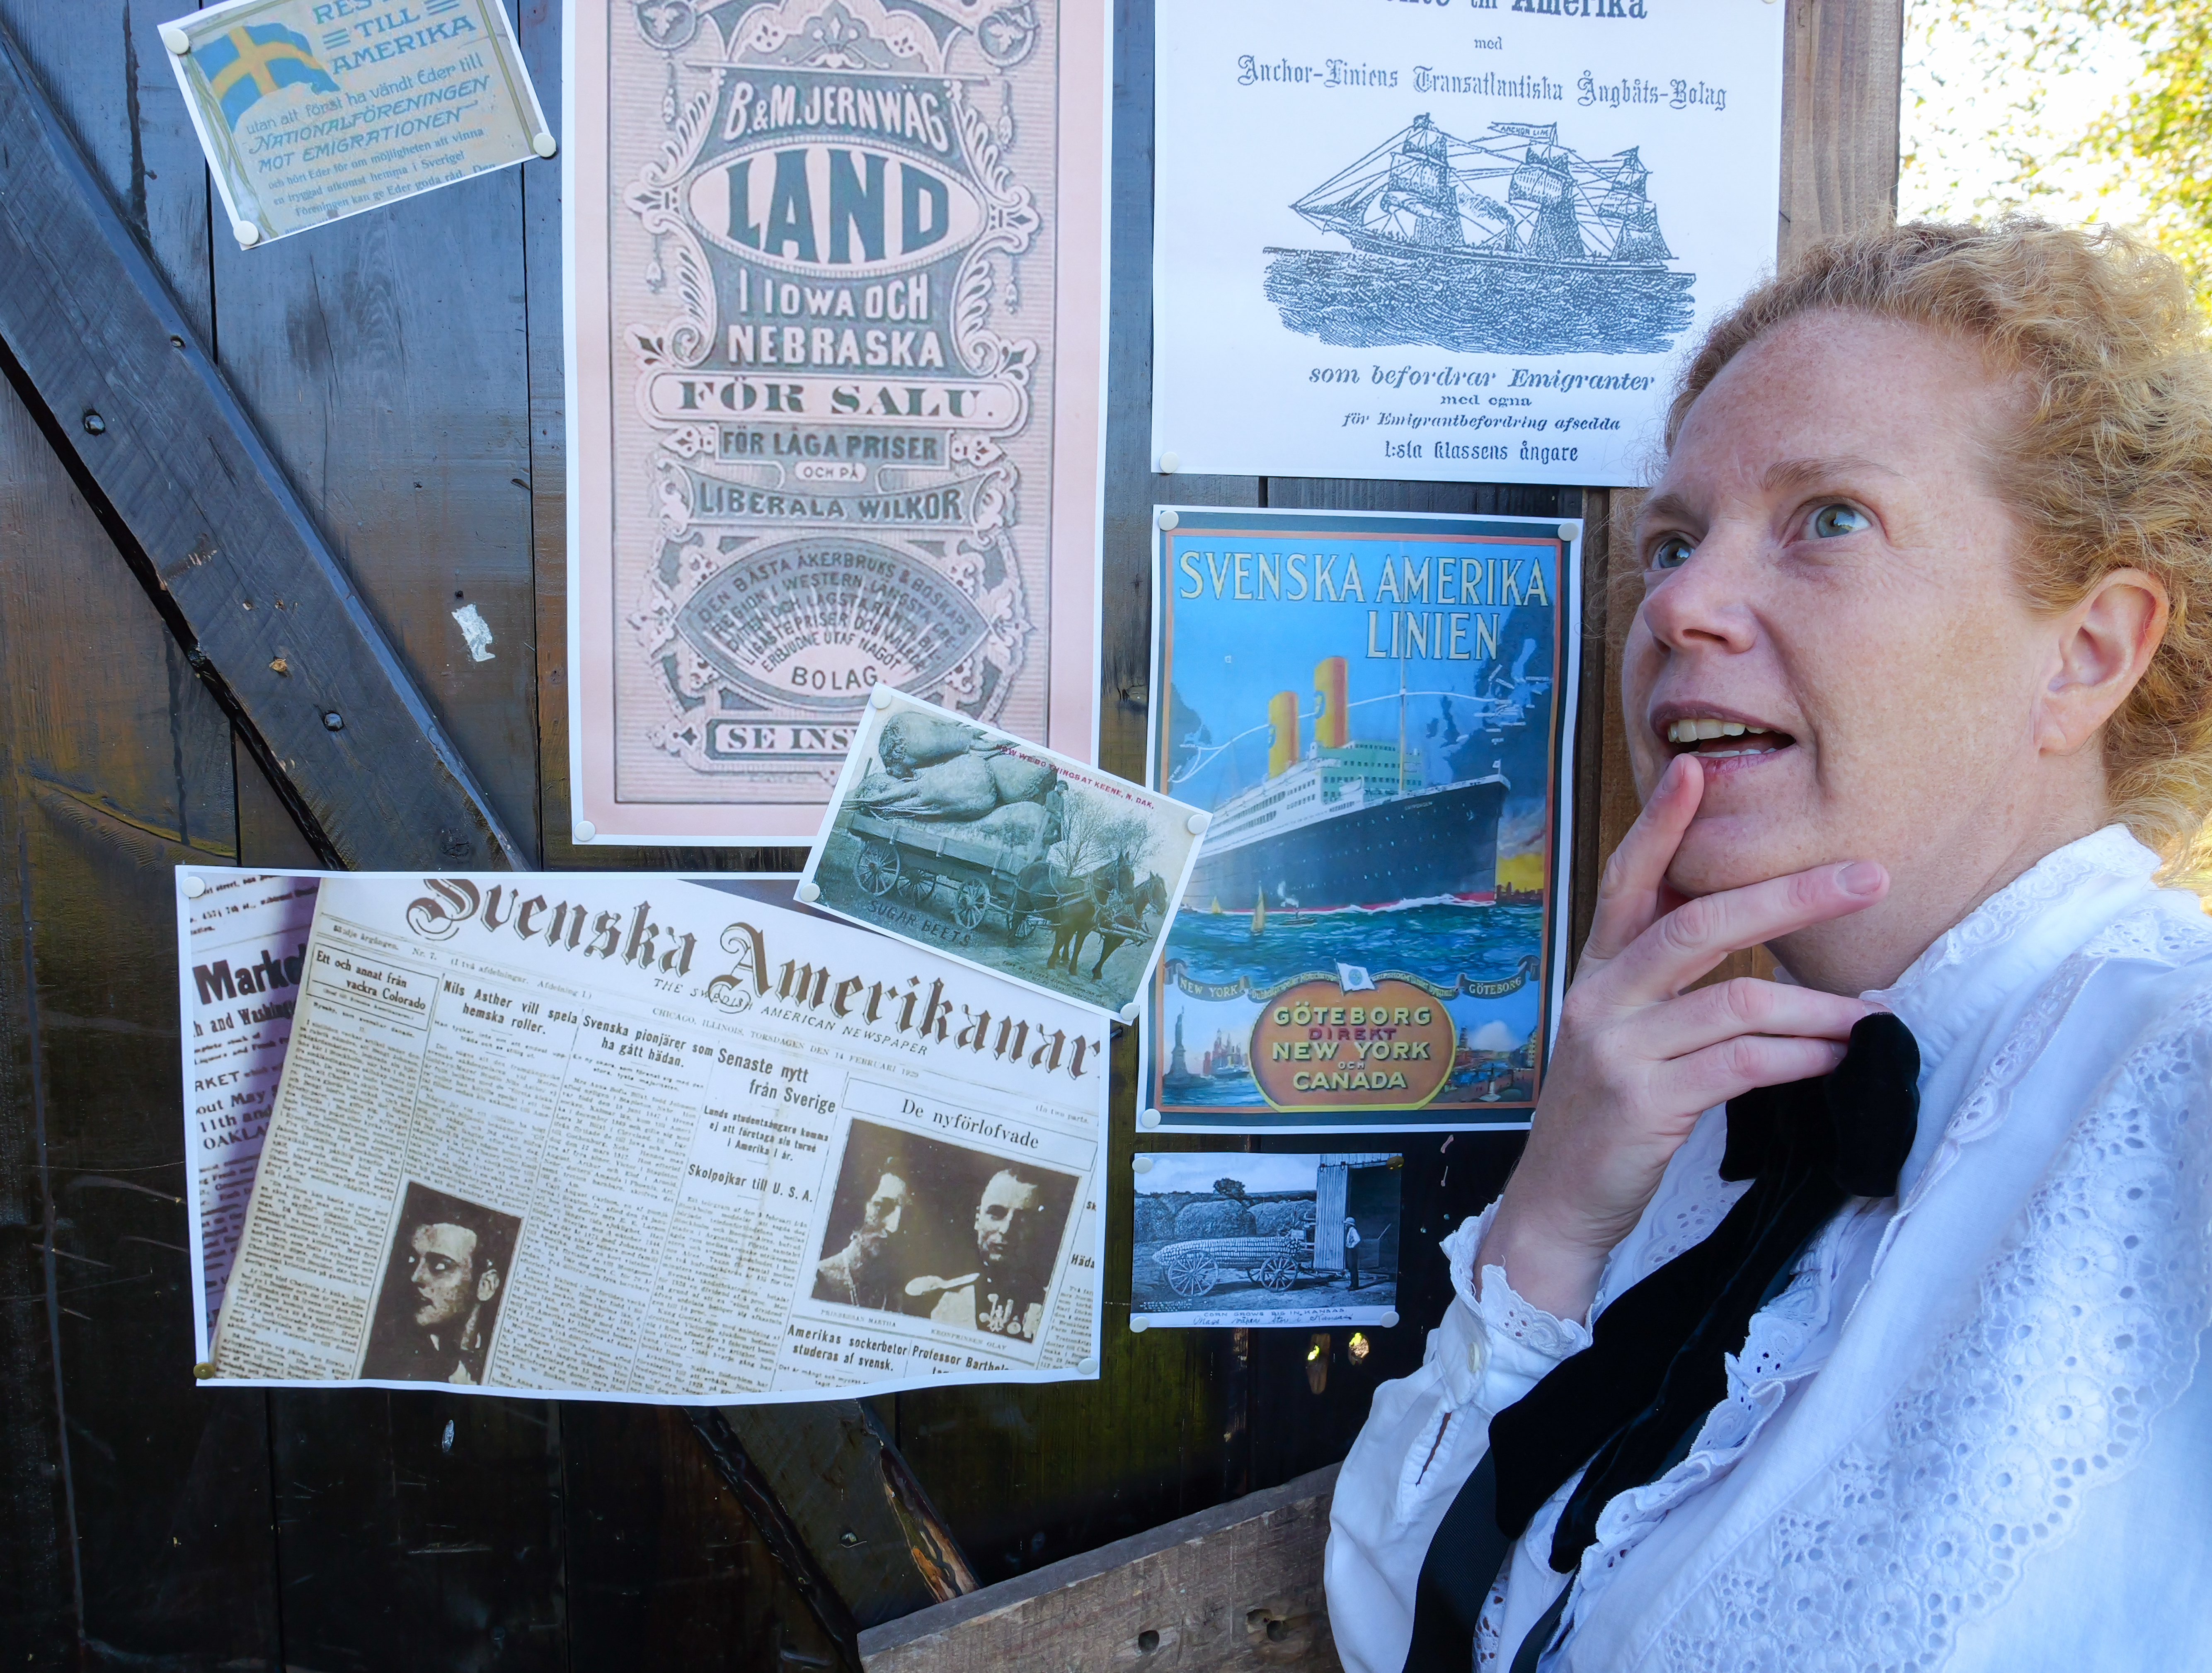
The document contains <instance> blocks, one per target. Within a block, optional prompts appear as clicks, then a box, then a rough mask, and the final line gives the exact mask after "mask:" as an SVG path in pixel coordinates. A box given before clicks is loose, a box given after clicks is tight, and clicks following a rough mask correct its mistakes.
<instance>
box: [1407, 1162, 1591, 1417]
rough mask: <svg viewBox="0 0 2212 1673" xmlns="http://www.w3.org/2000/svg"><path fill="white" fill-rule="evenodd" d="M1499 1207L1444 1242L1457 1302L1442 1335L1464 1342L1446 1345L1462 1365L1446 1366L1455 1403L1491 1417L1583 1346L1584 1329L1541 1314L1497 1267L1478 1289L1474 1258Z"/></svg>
mask: <svg viewBox="0 0 2212 1673" xmlns="http://www.w3.org/2000/svg"><path fill="white" fill-rule="evenodd" d="M1497 1208H1498V1205H1497V1204H1496V1203H1495V1202H1493V1203H1492V1204H1491V1205H1490V1207H1489V1208H1485V1209H1484V1210H1483V1211H1482V1213H1481V1214H1479V1215H1477V1216H1476V1217H1475V1218H1474V1219H1473V1220H1468V1222H1467V1223H1466V1224H1464V1225H1463V1226H1461V1227H1460V1228H1459V1230H1458V1231H1456V1232H1454V1233H1453V1234H1452V1235H1451V1236H1450V1237H1449V1238H1446V1239H1445V1240H1444V1252H1445V1254H1446V1256H1448V1257H1449V1260H1450V1262H1451V1275H1452V1288H1453V1289H1454V1290H1455V1291H1456V1292H1457V1293H1458V1299H1457V1300H1456V1302H1455V1304H1454V1305H1453V1306H1452V1308H1451V1310H1450V1315H1449V1316H1448V1318H1447V1322H1448V1323H1455V1324H1457V1325H1458V1326H1459V1329H1456V1330H1453V1331H1449V1332H1445V1333H1440V1334H1443V1335H1450V1336H1453V1337H1458V1338H1462V1339H1463V1346H1462V1343H1461V1342H1456V1341H1455V1342H1454V1343H1453V1344H1452V1346H1454V1347H1458V1348H1461V1354H1458V1355H1455V1356H1454V1357H1455V1358H1460V1359H1461V1360H1462V1363H1460V1364H1455V1365H1447V1366H1445V1368H1444V1369H1445V1375H1446V1378H1447V1379H1448V1380H1449V1383H1450V1384H1451V1385H1452V1386H1451V1392H1452V1394H1453V1395H1454V1396H1455V1398H1454V1401H1453V1403H1454V1404H1455V1405H1459V1404H1472V1405H1474V1406H1477V1407H1480V1408H1482V1409H1484V1410H1486V1411H1489V1412H1492V1413H1495V1412H1498V1411H1501V1410H1503V1409H1504V1408H1505V1407H1507V1406H1510V1405H1511V1404H1512V1403H1513V1402H1515V1401H1516V1400H1518V1399H1519V1398H1520V1397H1521V1396H1522V1395H1524V1394H1526V1393H1527V1392H1528V1390H1530V1389H1531V1388H1533V1387H1534V1386H1535V1384H1536V1383H1537V1382H1538V1380H1539V1379H1541V1378H1542V1377H1543V1376H1544V1374H1545V1373H1546V1372H1548V1371H1550V1370H1551V1368H1552V1367H1553V1366H1555V1365H1557V1364H1559V1361H1560V1360H1564V1359H1565V1358H1566V1357H1567V1356H1568V1355H1569V1354H1578V1353H1580V1352H1581V1351H1582V1350H1583V1348H1587V1347H1589V1341H1590V1334H1589V1329H1588V1328H1587V1327H1585V1326H1583V1325H1582V1324H1580V1323H1577V1322H1576V1321H1574V1320H1572V1319H1564V1318H1559V1317H1554V1316H1553V1314H1550V1313H1547V1312H1546V1311H1544V1310H1543V1309H1542V1308H1541V1307H1539V1306H1537V1305H1534V1303H1533V1302H1530V1301H1528V1300H1526V1299H1523V1298H1522V1297H1521V1296H1520V1295H1518V1294H1516V1293H1515V1292H1514V1288H1513V1287H1512V1285H1510V1283H1508V1282H1507V1281H1506V1280H1505V1269H1504V1268H1503V1267H1498V1266H1486V1267H1485V1268H1483V1270H1482V1278H1481V1282H1480V1286H1478V1285H1477V1283H1476V1281H1475V1275H1474V1257H1475V1255H1476V1252H1477V1251H1478V1250H1480V1249H1481V1247H1482V1239H1483V1237H1484V1235H1485V1233H1486V1232H1488V1231H1489V1229H1490V1219H1491V1216H1492V1214H1494V1213H1495V1212H1496V1211H1497Z"/></svg>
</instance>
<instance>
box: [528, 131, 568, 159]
mask: <svg viewBox="0 0 2212 1673" xmlns="http://www.w3.org/2000/svg"><path fill="white" fill-rule="evenodd" d="M530 149H532V150H533V151H535V152H537V153H538V155H539V156H541V157H550V156H551V155H553V154H554V153H555V152H556V151H557V150H559V149H561V146H560V143H559V142H558V141H556V139H555V138H554V137H553V136H552V135H550V134H532V135H531V136H530Z"/></svg>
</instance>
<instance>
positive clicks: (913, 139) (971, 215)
mask: <svg viewBox="0 0 2212 1673" xmlns="http://www.w3.org/2000/svg"><path fill="white" fill-rule="evenodd" d="M567 40H568V52H569V54H570V57H569V64H568V76H567V87H568V92H569V101H570V102H569V121H570V123H571V129H570V134H569V139H568V144H567V145H566V146H565V148H564V151H565V155H567V157H568V169H569V176H568V179H569V186H568V193H567V198H566V204H567V214H568V259H569V267H570V273H569V291H568V295H569V299H570V307H571V318H570V353H569V361H568V367H569V380H570V386H569V405H568V411H569V417H570V435H569V446H568V466H569V490H570V491H569V515H570V520H571V522H570V531H569V535H570V538H569V551H570V566H571V568H570V577H569V581H570V585H569V595H568V609H569V621H568V628H569V658H570V666H571V668H572V670H573V671H574V676H573V678H571V680H570V690H569V732H570V765H571V784H572V789H571V800H572V812H573V818H574V834H575V837H576V839H577V840H578V841H581V842H590V841H602V842H604V841H610V840H614V841H622V842H628V843H701V842H705V843H729V844H735V845H750V844H755V843H760V844H773V843H804V842H806V841H808V840H809V839H811V837H813V835H814V833H815V831H816V830H817V828H818V827H819V826H820V824H821V822H822V817H823V806H825V804H826V802H827V800H828V798H829V792H830V789H831V787H832V786H833V785H834V784H835V783H836V777H837V773H838V770H839V769H840V768H841V767H842V764H843V762H844V758H845V754H846V751H847V749H848V746H849V745H850V744H851V742H852V739H853V734H854V729H855V727H856V725H857V723H858V721H859V720H860V713H861V709H862V708H863V706H864V705H865V703H866V701H867V697H868V694H869V692H870V690H872V688H873V687H874V686H875V685H876V684H878V683H879V682H880V683H882V684H889V685H891V686H893V687H895V688H896V689H898V690H903V691H905V692H907V693H908V694H909V695H911V696H913V697H917V698H920V699H922V700H924V701H927V702H929V703H937V704H939V705H940V706H943V707H945V708H947V709H954V710H957V712H958V713H960V714H961V715H963V716H965V717H966V718H968V719H969V720H970V721H974V722H975V723H976V724H978V725H984V726H989V727H994V728H997V729H1000V730H1002V731H1005V732H1008V733H1012V734H1014V735H1016V736H1018V737H1022V738H1025V739H1032V740H1034V741H1036V742H1038V743H1041V744H1043V745H1046V746H1048V747H1049V748H1052V749H1054V750H1057V751H1060V752H1061V753H1062V754H1066V755H1070V756H1073V757H1077V758H1079V759H1081V760H1085V761H1089V760H1094V759H1096V757H1097V743H1096V732H1097V684H1098V682H1097V626H1096V622H1097V599H1098V581H1097V563H1098V550H1099V528H1100V514H1101V503H1102V502H1101V500H1100V492H1101V484H1102V480H1103V476H1102V468H1101V466H1102V459H1103V451H1102V450H1103V412H1104V403H1103V370H1104V335H1103V334H1104V323H1103V322H1104V309H1103V295H1104V263H1105V236H1104V225H1103V222H1104V216H1105V201H1106V199H1105V168H1106V125H1107V111H1108V88H1107V76H1108V74H1109V70H1108V65H1109V62H1110V54H1109V52H1108V51H1107V50H1106V49H1107V41H1108V33H1107V21H1106V14H1105V9H1104V4H1103V0H896V3H884V0H722V3H714V0H654V3H652V4H645V3H634V4H633V3H623V4H575V5H572V6H571V7H570V9H569V32H568V36H567Z"/></svg>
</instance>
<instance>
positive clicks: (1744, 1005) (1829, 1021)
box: [1613, 976, 1874, 1063]
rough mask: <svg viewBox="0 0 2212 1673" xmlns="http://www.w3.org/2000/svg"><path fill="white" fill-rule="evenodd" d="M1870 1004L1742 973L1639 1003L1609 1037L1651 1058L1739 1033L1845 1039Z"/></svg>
mask: <svg viewBox="0 0 2212 1673" xmlns="http://www.w3.org/2000/svg"><path fill="white" fill-rule="evenodd" d="M1873 1009H1874V1007H1872V1006H1871V1005H1869V1004H1868V1003H1867V1002H1866V1001H1863V1000H1859V999H1853V998H1850V996H1848V995H1843V994H1829V993H1823V992H1821V991H1820V989H1817V988H1793V987H1789V986H1785V985H1784V983H1779V982H1762V981H1760V980H1759V979H1758V978H1757V977H1756V976H1739V977H1737V978H1736V979H1735V981H1733V982H1719V983H1714V984H1713V985H1712V986H1711V987H1710V988H1699V989H1694V990H1693V991H1692V992H1690V993H1686V994H1684V995H1682V996H1681V997H1680V999H1671V1000H1667V1001H1662V1003H1660V1004H1657V1005H1646V1006H1642V1007H1638V1008H1637V1009H1636V1010H1635V1011H1633V1012H1632V1013H1629V1014H1627V1015H1626V1016H1624V1017H1622V1018H1621V1019H1620V1023H1619V1024H1618V1031H1617V1032H1616V1033H1615V1034H1614V1035H1613V1039H1614V1042H1615V1043H1616V1044H1617V1046H1618V1047H1619V1049H1622V1050H1624V1051H1626V1052H1627V1053H1628V1054H1629V1055H1631V1056H1634V1057H1638V1058H1640V1059H1642V1060H1643V1061H1644V1062H1652V1063H1657V1062H1665V1061H1667V1060H1668V1059H1669V1058H1674V1057H1686V1056H1689V1055H1690V1054H1691V1053H1692V1052H1695V1051H1702V1050H1704V1049H1705V1048H1706V1047H1707V1046H1711V1045H1718V1044H1719V1043H1721V1042H1722V1041H1723V1040H1732V1039H1735V1037H1737V1036H1739V1035H1743V1034H1775V1035H1786V1036H1790V1037H1793V1038H1797V1039H1808V1040H1846V1039H1849V1038H1850V1032H1851V1027H1852V1025H1854V1024H1855V1023H1857V1021H1858V1019H1860V1018H1862V1017H1863V1016H1865V1015H1866V1014H1867V1013H1869V1011H1871V1010H1873Z"/></svg>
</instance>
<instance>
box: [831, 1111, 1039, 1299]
mask: <svg viewBox="0 0 2212 1673" xmlns="http://www.w3.org/2000/svg"><path fill="white" fill-rule="evenodd" d="M1081 1183H1082V1182H1081V1181H1080V1179H1079V1177H1077V1176H1075V1175H1073V1174H1071V1173H1066V1172H1063V1171H1060V1170H1059V1169H1056V1168H1047V1167H1042V1166H1039V1165H1037V1164H1036V1163H1033V1162H1028V1161H1024V1160H1021V1159H1016V1158H1011V1157H1007V1156H1005V1155H1003V1154H1000V1153H995V1152H993V1151H988V1150H977V1149H970V1148H968V1147H963V1146H957V1145H951V1144H947V1143H945V1142H943V1141H940V1140H937V1139H931V1138H925V1137H921V1136H919V1135H915V1134H912V1133H908V1132H902V1131H900V1130H898V1129H893V1128H887V1127H881V1126H878V1125H877V1124H875V1123H873V1122H864V1121H855V1122H854V1123H853V1124H852V1126H851V1128H850V1129H848V1132H847V1135H846V1139H845V1154H844V1159H843V1160H842V1164H841V1165H840V1167H839V1170H838V1176H837V1189H836V1194H835V1195H833V1196H832V1197H831V1199H830V1204H829V1220H828V1221H827V1223H826V1224H827V1231H826V1233H825V1236H824V1239H823V1250H824V1256H823V1259H822V1260H821V1261H820V1262H817V1264H816V1266H815V1268H814V1299H816V1300H817V1301H828V1302H835V1303H837V1304H840V1305H844V1306H848V1307H863V1308H872V1309H874V1310H875V1311H878V1312H891V1313H899V1314H903V1315H908V1316H912V1317H922V1318H928V1319H932V1320H934V1321H935V1322H936V1323H940V1324H951V1325H957V1326H959V1327H960V1328H962V1329H969V1330H982V1331H987V1332H988V1333H989V1334H991V1335H999V1336H1013V1337H1017V1338H1018V1339H1019V1340H1021V1341H1036V1335H1037V1331H1038V1329H1039V1328H1040V1327H1041V1326H1042V1323H1043V1322H1044V1316H1045V1309H1046V1305H1047V1304H1048V1300H1049V1299H1050V1291H1051V1277H1052V1269H1053V1267H1054V1257H1055V1256H1057V1254H1058V1253H1059V1250H1060V1237H1061V1234H1062V1232H1064V1231H1066V1227H1067V1225H1068V1216H1069V1212H1070V1210H1071V1208H1073V1205H1074V1202H1075V1195H1076V1192H1077V1190H1078V1189H1079V1187H1080V1185H1081Z"/></svg>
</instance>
